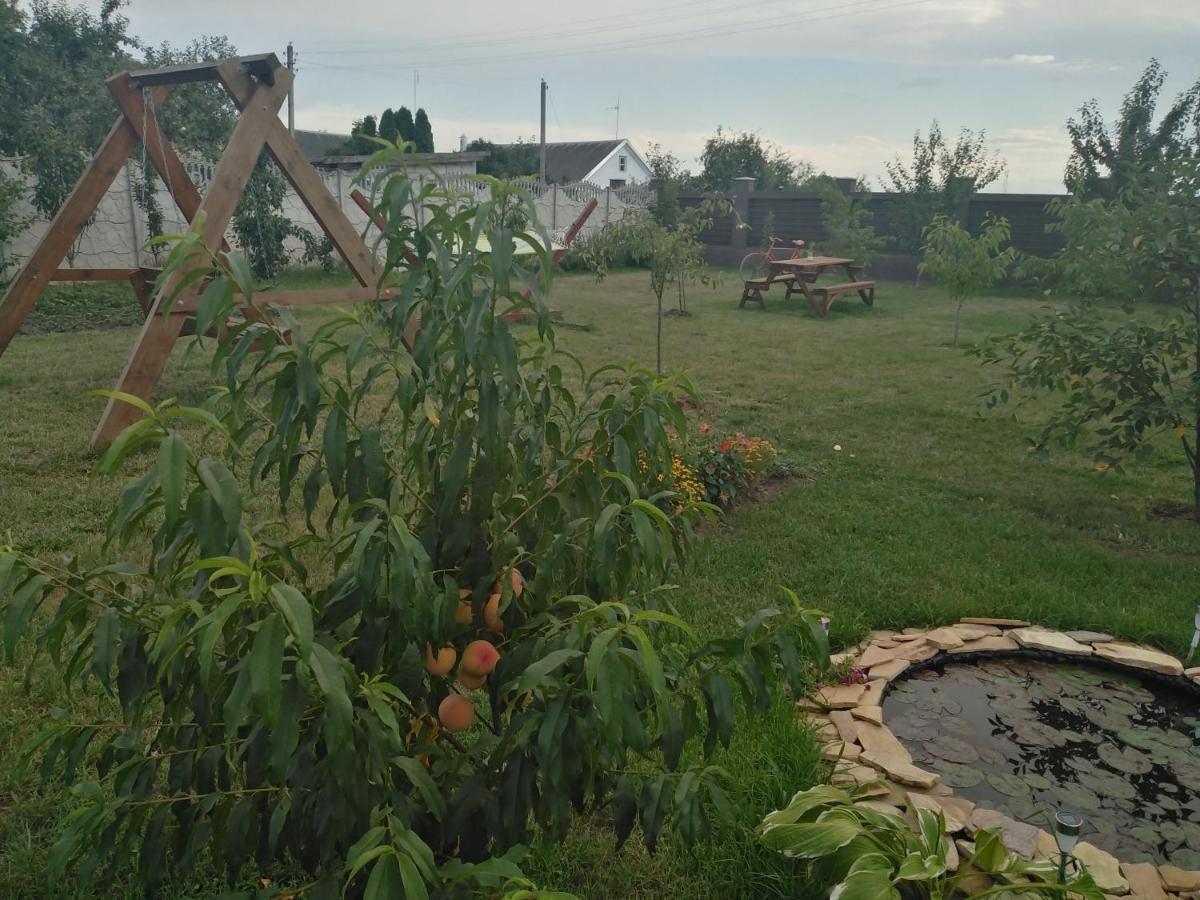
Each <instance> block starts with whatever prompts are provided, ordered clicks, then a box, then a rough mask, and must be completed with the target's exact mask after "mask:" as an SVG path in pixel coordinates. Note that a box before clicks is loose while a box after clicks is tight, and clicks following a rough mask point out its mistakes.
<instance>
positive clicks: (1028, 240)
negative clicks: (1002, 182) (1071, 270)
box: [967, 194, 1063, 256]
mask: <svg viewBox="0 0 1200 900" xmlns="http://www.w3.org/2000/svg"><path fill="white" fill-rule="evenodd" d="M1052 199H1054V195H1052V194H976V195H975V196H974V197H972V198H971V204H970V206H969V208H968V211H967V228H968V229H969V230H970V231H971V232H972V233H975V234H978V232H979V229H980V227H981V226H982V225H983V220H984V219H985V218H986V217H987V214H988V213H989V212H991V213H994V214H995V215H997V216H1003V217H1004V218H1006V219H1008V224H1009V226H1010V227H1011V228H1012V239H1011V243H1012V246H1014V247H1016V248H1017V249H1018V250H1020V251H1021V252H1022V253H1027V254H1029V255H1030V256H1051V255H1053V254H1055V253H1057V252H1058V251H1059V250H1061V249H1062V248H1063V239H1062V235H1060V234H1048V233H1047V232H1046V226H1047V225H1049V224H1050V223H1051V222H1054V221H1055V219H1054V217H1053V216H1052V215H1050V214H1049V213H1048V212H1046V204H1047V203H1049V202H1050V201H1051V200H1052Z"/></svg>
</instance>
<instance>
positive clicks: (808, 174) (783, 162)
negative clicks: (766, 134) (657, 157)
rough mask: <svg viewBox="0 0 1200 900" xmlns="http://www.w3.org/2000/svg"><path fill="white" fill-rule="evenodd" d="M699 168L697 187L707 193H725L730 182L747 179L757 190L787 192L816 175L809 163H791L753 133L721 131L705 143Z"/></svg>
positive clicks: (775, 147)
mask: <svg viewBox="0 0 1200 900" xmlns="http://www.w3.org/2000/svg"><path fill="white" fill-rule="evenodd" d="M700 164H701V166H702V167H703V168H702V169H701V172H700V178H699V180H700V185H701V187H703V188H705V189H706V190H710V191H727V190H729V187H730V183H731V182H732V181H733V179H735V178H742V177H746V176H749V177H750V178H753V179H755V187H757V188H758V190H761V191H778V190H788V189H790V188H798V187H800V186H801V185H802V184H804V183H805V182H807V181H808V180H809V179H811V178H812V177H813V176H814V175H815V174H816V170H815V169H813V167H812V166H811V165H810V164H809V163H807V162H804V161H799V162H797V161H796V160H793V159H792V158H791V156H789V155H788V153H787V151H785V150H784V149H783V148H782V147H779V146H777V145H776V144H773V143H771V142H770V141H765V140H763V139H762V138H761V137H759V136H758V135H757V134H754V133H753V132H749V131H742V132H731V131H725V130H724V128H721V127H718V128H717V133H716V134H714V135H713V136H712V137H710V138H709V139H708V140H707V141H705V142H704V152H703V153H701V154H700Z"/></svg>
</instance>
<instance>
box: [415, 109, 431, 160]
mask: <svg viewBox="0 0 1200 900" xmlns="http://www.w3.org/2000/svg"><path fill="white" fill-rule="evenodd" d="M413 124H414V126H415V129H414V134H413V141H414V142H415V143H416V145H417V152H418V153H432V152H433V126H432V125H430V124H429V116H427V115H426V114H425V110H424V109H418V110H417V118H416V121H415V122H414V123H413Z"/></svg>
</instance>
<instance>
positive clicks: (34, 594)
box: [0, 556, 111, 685]
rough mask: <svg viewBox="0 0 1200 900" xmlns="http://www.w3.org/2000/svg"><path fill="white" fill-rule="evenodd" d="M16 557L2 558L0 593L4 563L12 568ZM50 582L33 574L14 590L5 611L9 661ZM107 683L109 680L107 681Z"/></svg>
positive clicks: (2, 587) (6, 647) (6, 574)
mask: <svg viewBox="0 0 1200 900" xmlns="http://www.w3.org/2000/svg"><path fill="white" fill-rule="evenodd" d="M14 559H15V557H13V556H8V557H5V559H3V560H0V594H3V591H4V582H5V581H6V580H7V577H8V573H7V572H5V571H3V570H4V564H5V562H6V561H7V562H8V565H9V568H10V569H11V567H12V564H13V560H14ZM49 583H50V579H49V578H47V577H46V576H45V575H32V576H31V577H29V578H27V579H26V580H25V582H24V583H22V584H21V585H20V586H19V587H18V588H17V589H16V590H15V591H14V592H13V596H12V600H10V601H9V603H8V608H7V609H5V611H4V657H5V659H7V660H8V661H9V662H12V661H13V654H14V653H15V652H16V649H17V642H18V641H20V639H21V638H22V637H23V636H24V634H25V629H26V628H28V627H29V620H30V618H31V617H32V616H33V611H34V610H35V609H36V608H37V604H38V601H39V600H40V599H41V598H42V588H44V587H45V586H46V585H47V584H49ZM110 611H111V610H110ZM105 684H106V685H107V684H108V682H107V681H105Z"/></svg>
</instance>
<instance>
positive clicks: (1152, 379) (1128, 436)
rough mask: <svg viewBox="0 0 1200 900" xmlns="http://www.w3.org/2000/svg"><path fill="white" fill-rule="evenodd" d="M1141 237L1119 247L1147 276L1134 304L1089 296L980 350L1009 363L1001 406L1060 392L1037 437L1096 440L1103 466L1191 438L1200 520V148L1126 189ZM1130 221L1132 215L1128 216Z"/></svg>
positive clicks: (1036, 444) (994, 396) (997, 394)
mask: <svg viewBox="0 0 1200 900" xmlns="http://www.w3.org/2000/svg"><path fill="white" fill-rule="evenodd" d="M1119 203H1120V206H1119V208H1120V209H1121V210H1123V213H1122V215H1123V216H1127V224H1128V226H1129V233H1130V237H1129V238H1128V240H1127V241H1126V243H1125V244H1124V245H1123V246H1120V247H1118V248H1117V252H1119V253H1120V254H1121V255H1122V256H1123V257H1124V259H1125V261H1126V268H1127V269H1128V270H1129V271H1136V272H1138V273H1139V278H1138V279H1137V281H1136V282H1135V284H1141V285H1152V286H1153V288H1154V291H1155V294H1154V297H1153V299H1155V300H1158V301H1162V300H1163V299H1164V298H1165V299H1166V301H1167V302H1168V304H1169V305H1167V306H1166V307H1165V308H1164V306H1163V305H1162V304H1161V302H1159V303H1155V309H1156V314H1155V315H1153V316H1152V315H1150V314H1149V313H1148V311H1147V310H1146V309H1145V305H1146V304H1145V301H1147V300H1148V299H1151V297H1149V296H1147V294H1148V293H1149V291H1148V290H1145V289H1143V290H1144V292H1143V293H1132V294H1130V295H1129V296H1128V297H1127V298H1126V300H1127V302H1126V305H1125V312H1124V315H1123V316H1122V317H1121V318H1120V319H1119V320H1118V321H1116V322H1115V323H1114V322H1113V321H1112V315H1111V314H1109V315H1105V313H1104V310H1103V309H1102V308H1101V307H1098V306H1097V305H1096V304H1094V303H1092V302H1090V301H1083V302H1079V303H1077V304H1074V305H1072V306H1070V307H1068V308H1067V309H1065V310H1061V311H1057V312H1054V313H1052V314H1051V315H1049V316H1046V317H1043V318H1040V319H1038V320H1036V321H1035V322H1033V324H1031V325H1030V326H1029V327H1028V328H1026V329H1025V330H1023V331H1020V332H1017V333H1015V334H1009V335H1004V336H1000V337H995V338H993V339H992V340H991V341H990V342H989V343H988V344H987V345H986V346H985V347H983V348H982V349H981V351H980V355H981V357H982V359H983V361H984V362H985V363H987V364H989V365H996V366H999V367H1001V368H1002V370H1003V373H1004V374H1003V375H1002V377H1001V379H1000V380H998V381H997V383H996V384H994V385H992V386H991V388H990V389H989V391H988V394H987V402H988V404H989V405H990V406H996V405H998V404H1001V403H1006V402H1010V401H1017V402H1019V401H1022V400H1026V399H1029V398H1031V397H1034V396H1038V395H1042V394H1058V395H1060V396H1061V403H1060V404H1059V405H1058V406H1057V408H1056V409H1055V410H1054V411H1053V412H1052V413H1051V414H1050V415H1049V416H1048V417H1047V418H1046V419H1045V420H1044V421H1043V425H1042V430H1041V433H1040V434H1039V435H1038V436H1036V437H1033V438H1031V439H1030V443H1031V446H1032V448H1033V449H1034V450H1035V451H1037V452H1039V453H1045V452H1047V450H1048V449H1049V448H1050V447H1051V446H1053V445H1058V446H1062V447H1071V446H1074V445H1076V444H1079V443H1085V444H1088V445H1090V447H1091V450H1092V452H1093V454H1094V457H1095V462H1096V465H1097V467H1098V468H1100V469H1108V468H1118V467H1120V466H1121V464H1122V461H1123V460H1125V459H1127V458H1129V457H1130V456H1133V457H1134V458H1139V457H1140V458H1145V457H1147V456H1149V455H1150V454H1152V453H1154V452H1155V449H1156V447H1157V445H1158V444H1159V443H1161V441H1160V440H1159V438H1161V436H1162V435H1163V434H1164V433H1165V434H1168V435H1170V436H1172V437H1173V438H1174V439H1176V440H1178V441H1179V445H1180V447H1181V448H1182V450H1183V457H1184V459H1185V461H1186V463H1187V465H1188V469H1189V472H1190V474H1191V476H1192V486H1193V499H1192V504H1191V507H1192V514H1193V516H1194V517H1195V518H1196V520H1197V521H1200V457H1198V455H1197V448H1198V447H1200V160H1198V159H1196V158H1194V157H1192V158H1175V159H1173V160H1171V161H1170V163H1169V164H1166V165H1160V166H1158V167H1157V168H1156V169H1155V170H1154V171H1152V172H1148V171H1144V172H1142V174H1141V175H1140V176H1138V177H1137V178H1136V179H1134V180H1133V181H1132V183H1131V184H1130V185H1129V186H1128V187H1127V188H1126V190H1125V192H1124V194H1123V195H1122V196H1121V198H1120V200H1119ZM1123 221H1124V219H1123Z"/></svg>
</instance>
